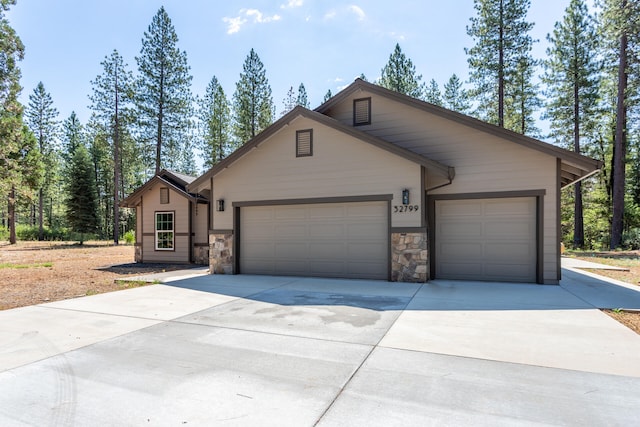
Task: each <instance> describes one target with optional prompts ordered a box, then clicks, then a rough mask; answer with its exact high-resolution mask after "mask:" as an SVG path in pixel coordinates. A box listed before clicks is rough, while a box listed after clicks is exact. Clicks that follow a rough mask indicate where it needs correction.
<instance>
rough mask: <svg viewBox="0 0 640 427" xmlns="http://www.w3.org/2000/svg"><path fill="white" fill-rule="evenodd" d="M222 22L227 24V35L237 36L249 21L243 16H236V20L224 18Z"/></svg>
mask: <svg viewBox="0 0 640 427" xmlns="http://www.w3.org/2000/svg"><path fill="white" fill-rule="evenodd" d="M222 21H223V22H225V23H226V24H227V34H235V33H237V32H238V31H240V27H242V26H243V25H244V24H245V23H246V22H247V20H246V19H244V18H243V17H241V16H236V17H235V18H227V17H225V18H222Z"/></svg>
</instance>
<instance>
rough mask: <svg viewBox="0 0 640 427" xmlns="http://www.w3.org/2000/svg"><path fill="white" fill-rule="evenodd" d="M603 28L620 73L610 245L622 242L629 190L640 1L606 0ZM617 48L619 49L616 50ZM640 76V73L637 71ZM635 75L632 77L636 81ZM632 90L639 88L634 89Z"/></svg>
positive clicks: (614, 66)
mask: <svg viewBox="0 0 640 427" xmlns="http://www.w3.org/2000/svg"><path fill="white" fill-rule="evenodd" d="M600 6H601V7H602V16H601V22H600V25H601V28H600V29H601V32H602V34H603V35H604V36H605V42H606V44H607V45H608V46H607V47H609V50H608V52H607V53H608V54H607V55H606V57H607V59H608V63H609V67H610V70H612V71H613V72H615V73H616V78H615V80H616V82H617V90H616V108H615V111H616V116H615V136H614V139H613V156H612V165H611V169H612V183H611V188H612V202H613V206H612V218H611V241H610V244H609V246H610V248H611V249H616V248H618V247H620V245H621V244H622V233H623V230H624V212H625V193H626V187H627V185H626V156H627V150H628V147H627V146H628V140H627V133H628V117H627V116H628V113H629V107H630V106H631V105H630V104H632V100H633V98H634V96H635V95H636V94H637V91H638V89H637V88H634V89H635V91H634V90H632V89H631V87H630V85H629V74H630V73H631V72H632V71H634V69H635V68H636V67H637V65H638V62H639V61H638V58H637V53H636V52H637V50H638V48H639V47H640V40H639V39H638V38H639V37H638V34H639V33H640V4H638V2H637V1H635V0H602V1H601V2H600ZM613 52H615V53H613ZM634 77H635V78H638V76H637V75H634ZM633 80H635V79H632V81H633ZM631 92H635V94H634V93H631Z"/></svg>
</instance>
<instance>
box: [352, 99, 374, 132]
mask: <svg viewBox="0 0 640 427" xmlns="http://www.w3.org/2000/svg"><path fill="white" fill-rule="evenodd" d="M365 101H366V102H367V119H368V120H367V121H366V122H358V121H357V120H356V116H357V115H356V104H358V103H359V102H365ZM370 124H371V97H370V96H369V97H367V98H357V99H354V100H353V126H366V125H370Z"/></svg>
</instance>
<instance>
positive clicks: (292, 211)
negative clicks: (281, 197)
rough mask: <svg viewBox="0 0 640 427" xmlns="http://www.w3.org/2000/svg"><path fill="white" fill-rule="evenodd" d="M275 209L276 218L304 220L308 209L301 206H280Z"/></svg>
mask: <svg viewBox="0 0 640 427" xmlns="http://www.w3.org/2000/svg"><path fill="white" fill-rule="evenodd" d="M273 211H274V217H275V218H276V219H287V220H292V219H293V220H295V219H299V220H304V219H305V218H306V211H305V210H304V209H303V208H300V207H288V206H287V207H280V209H274V210H273Z"/></svg>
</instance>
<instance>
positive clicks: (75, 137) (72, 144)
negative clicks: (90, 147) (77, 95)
mask: <svg viewBox="0 0 640 427" xmlns="http://www.w3.org/2000/svg"><path fill="white" fill-rule="evenodd" d="M80 145H85V135H84V128H83V126H82V123H80V119H78V116H77V115H76V112H75V111H72V112H71V115H69V117H68V118H67V119H66V120H65V121H64V122H62V159H63V160H64V162H65V164H68V165H70V164H71V159H73V154H74V153H75V151H76V148H78V147H79V146H80Z"/></svg>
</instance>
